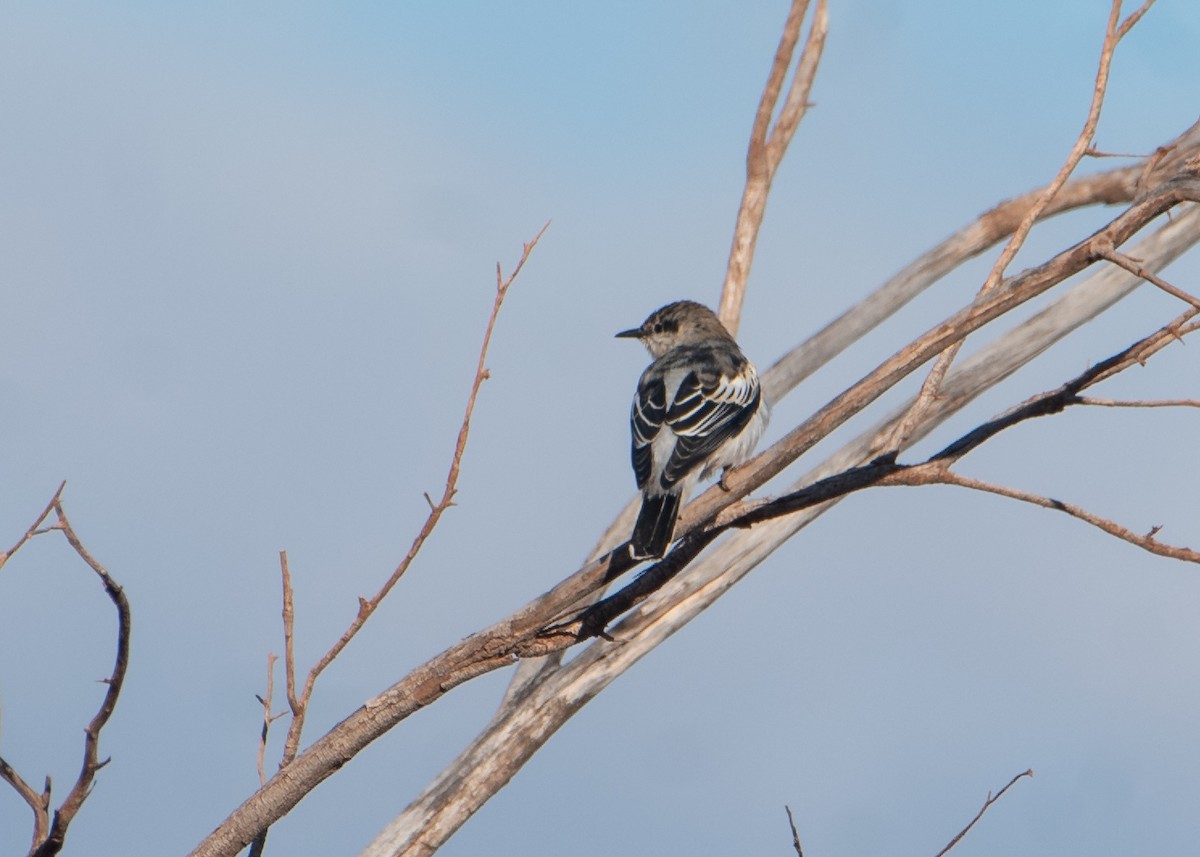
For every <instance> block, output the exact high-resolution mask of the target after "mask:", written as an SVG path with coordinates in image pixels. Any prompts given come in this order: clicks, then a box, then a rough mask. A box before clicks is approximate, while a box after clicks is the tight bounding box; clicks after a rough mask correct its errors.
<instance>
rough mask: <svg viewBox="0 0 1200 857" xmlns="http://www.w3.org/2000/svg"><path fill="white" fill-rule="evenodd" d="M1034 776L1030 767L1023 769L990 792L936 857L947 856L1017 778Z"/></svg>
mask: <svg viewBox="0 0 1200 857" xmlns="http://www.w3.org/2000/svg"><path fill="white" fill-rule="evenodd" d="M1032 776H1033V769H1032V768H1030V769H1029V770H1027V771H1022V772H1021V773H1019V774H1017V775H1016V776H1015V777H1013V778H1012V779H1011V780H1009V781H1008V784H1007V785H1006V786H1005V787H1004V788H1002V789H1000V791H998V792H996V794H995V795H992V793H991V792H988V796H987V800H985V801H984V802H983V806H982V807H980V809H979V812H977V813H976V814H975V817H974V818H972V819H971V821H970V822H969V823H968V824H967V826H966V827H964V828H963V829H962V830H960V831H959V832H958V835H957V836H955V837H954V838H953V839H951V840H950V844H948V845H947V846H946V847H945V848H943V849H942V850H941V851H939V852H938V853H937V854H936V855H934V857H945V854H946V852H947V851H949V850H950V849H951V848H953V847H954V846H955V845H957V844H958V843H959V841H960V840H961V839H962V838H963V837H964V836H966V835H967V833H969V832H970V830H971V828H972V827H974V826H975V822H977V821H979V819H981V818H983V814H984V813H985V812H987V811H988V809H989V808H990V807H991V805H992V804H994V803H995V802H996V801H998V800H1000V798H1002V797H1004V793H1005V792H1006V791H1008V790H1009V789H1010V788H1012V787H1013V783H1015V782H1016V781H1017V780H1019V779H1021V778H1022V777H1032Z"/></svg>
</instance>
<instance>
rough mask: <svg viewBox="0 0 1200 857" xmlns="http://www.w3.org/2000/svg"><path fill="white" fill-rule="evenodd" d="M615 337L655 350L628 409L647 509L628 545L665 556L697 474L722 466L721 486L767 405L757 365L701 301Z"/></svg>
mask: <svg viewBox="0 0 1200 857" xmlns="http://www.w3.org/2000/svg"><path fill="white" fill-rule="evenodd" d="M617 337H618V338H627V339H637V340H639V341H640V342H641V343H642V344H643V345H644V346H646V349H647V350H648V351H649V352H650V356H651V357H653V358H654V359H653V362H651V364H650V365H649V366H648V367H647V368H646V371H644V372H643V373H642V376H641V379H640V380H639V381H638V386H637V392H636V393H635V394H634V397H633V408H632V411H631V413H630V430H631V434H632V440H633V445H632V459H633V473H634V476H635V478H636V480H637V487H638V490H640V491H641V492H642V507H641V511H640V512H639V513H638V518H637V523H636V524H635V525H634V527H633V535H632V536H631V537H630V540H629V545H630V547H629V551H630V556H631V558H633V559H635V560H644V559H658V558H660V557H662V556H664V555H665V554H666V552H667V548H669V547H670V546H671V542H673V541H674V535H675V521H676V519H677V518H678V517H679V506H680V503H681V502H682V501H683V500H684V499H686V498H687V496H688V494H690V493H691V490H692V488H693V487H694V486H695V484H696V481H697V479H708V478H709V477H710V476H712V475H713V474H714V473H716V472H717V470H718V469H722V475H721V484H722V485H724V470H725V469H728V468H731V467H736V466H737V465H739V464H741V463H742V462H744V461H746V460H747V459H748V458H749V457H750V454H751V452H753V450H754V447H755V445H756V444H757V443H758V440H759V438H760V437H761V436H762V433H763V429H764V428H765V427H766V424H767V419H768V418H769V412H768V408H767V406H766V403H765V402H764V401H763V397H762V389H761V385H760V384H759V380H758V371H757V370H756V369H755V368H754V364H753V363H751V362H750V361H749V360H748V359H746V355H744V354H743V353H742V350H741V348H739V347H738V344H737V342H736V341H735V340H734V338H733V337H732V336H731V335H730V334H729V331H728V330H727V329H726V328H725V325H723V324H722V323H721V320H720V319H718V318H717V316H716V314H715V313H714V312H713V311H712V310H710V309H709V308H708V307H706V306H704V305H703V304H700V303H697V302H695V301H689V300H683V301H676V302H675V303H670V304H667V305H666V306H664V307H662V308H660V309H657V310H655V311H654V312H653V313H651V314H650V316H649V317H648V318H647V319H646V320H645V321H644V322H642V324H641V326H639V327H635V328H633V329H631V330H623V331H621V332H620V333H618V334H617Z"/></svg>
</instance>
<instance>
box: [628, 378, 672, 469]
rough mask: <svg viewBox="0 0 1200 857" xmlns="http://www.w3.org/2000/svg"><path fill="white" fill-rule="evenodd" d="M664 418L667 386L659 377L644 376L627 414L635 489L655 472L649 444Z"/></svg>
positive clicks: (652, 441)
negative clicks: (630, 432)
mask: <svg viewBox="0 0 1200 857" xmlns="http://www.w3.org/2000/svg"><path fill="white" fill-rule="evenodd" d="M647 374H649V373H647ZM666 416H667V387H666V384H665V383H664V381H663V379H662V376H661V375H658V376H653V377H646V376H643V377H642V381H641V383H640V384H638V389H637V392H636V393H635V394H634V396H633V412H632V413H631V414H630V415H629V421H630V424H631V428H632V435H633V450H632V452H633V474H634V476H635V477H636V478H637V487H638V490H641V489H642V488H644V487H645V485H646V483H647V482H648V481H649V480H650V474H651V471H652V470H653V469H654V462H653V461H652V460H651V444H653V443H654V438H656V437H658V430H659V429H660V428H662V424H663V420H664V419H665V418H666Z"/></svg>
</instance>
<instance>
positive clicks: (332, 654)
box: [280, 222, 550, 767]
mask: <svg viewBox="0 0 1200 857" xmlns="http://www.w3.org/2000/svg"><path fill="white" fill-rule="evenodd" d="M549 226H550V223H549V222H547V223H546V224H545V225H544V226H543V227H542V228H541V229H540V230H539V231H538V233H537V235H535V236H534V238H533V240H532V241H529V242H528V243H526V244H525V245H524V246H523V248H522V251H521V258H520V260H519V261H518V262H517V265H516V267H515V268H513V271H512V273H511V274H509V276H508V277H507V278H504V276H503V273H502V272H501V270H500V265H499V264H497V265H496V297H495V300H494V302H493V304H492V311H491V314H490V315H489V316H488V322H487V329H486V330H485V331H484V335H483V343H482V345H481V346H480V349H479V362H478V365H477V366H476V369H475V379H474V380H473V381H472V383H471V392H470V394H469V395H468V397H467V407H466V413H465V414H464V415H463V420H462V425H461V426H460V427H459V430H458V438H457V440H456V441H455V444H454V454H453V456H452V457H451V460H450V471H449V473H448V474H447V476H446V486H445V488H444V490H443V491H442V498H441V499H440V500H439V501H438V502H437V503H436V504H434V506H433V508H431V509H430V510H429V515H428V517H426V519H425V523H424V524H422V525H421V529H420V531H419V532H418V533H417V535H416V538H414V539H413V542H412V544H411V545H410V546H409V549H408V553H407V554H405V556H404V559H402V560H401V561H400V564H399V565H398V566H396V569H395V570H394V571H393V572H392V573H391V575H390V576H389V577H388V579H387V581H385V582H384V584H383V586H382V587H381V588H380V589H379V591H378V592H377V593H375V595H374V596H373V597H371V598H359V604H358V612H357V614H356V615H355V617H354V619H353V621H351V623H350V625H349V627H347V628H346V630H345V632H344V633H343V634H342V636H341V637H340V638H339V639H338V641H337V642H336V643H334V644H333V646H332V647H330V649H329V650H328V651H327V652H326V653H325V654H324V655H322V656H321V659H320V660H319V661H317V663H316V664H315V665H314V666H313V667H312V669H310V670H309V671H308V676H307V677H306V678H305V680H304V688H303V690H302V691H301V692H300V694H299V695H298V696H297V695H296V694H295V692H294V689H293V690H291V691H289V703H290V704H292V705H293V709H292V710H293V717H292V722H291V725H290V726H289V727H288V734H287V738H286V740H285V741H284V752H283V761H282V762H281V765H280V766H281V767H285V766H287V765H288V764H289V763H290V762H291V761H292V760H293V759H294V758H295V757H296V753H297V751H298V749H299V746H300V735H301V732H302V731H303V729H304V721H305V716H306V714H307V708H308V702H309V700H310V699H311V697H312V691H313V686H314V685H315V684H316V681H317V677H318V676H320V675H321V673H322V672H323V671H324V670H325V668H326V667H327V666H329V664H330V663H332V662H333V660H334V659H335V658H336V657H337V656H338V655H339V654H341V652H342V650H343V649H344V648H346V646H347V645H348V644H349V643H350V641H351V640H352V639H354V637H355V635H356V634H358V632H359V629H361V628H362V626H363V625H364V624H365V623H366V621H367V620H368V619H369V618H371V614H372V613H374V612H375V610H376V608H378V607H379V605H380V603H382V602H383V599H384V598H386V597H387V594H388V593H389V592H391V591H392V587H394V586H395V585H396V583H397V582H399V580H400V578H401V577H403V576H404V573H405V572H406V571H408V568H409V566H410V565H411V564H412V561H413V560H414V559H415V558H416V556H417V553H418V552H420V550H421V547H422V546H423V545H424V544H425V540H426V539H428V538H429V535H430V534H431V533H432V532H433V530H434V528H435V527H436V526H437V524H438V521H439V520H441V517H442V514H443V513H444V512H445V511H446V510H447V509H448V508H450V506H452V505H453V501H454V495H455V493H456V492H457V490H458V474H459V471H460V468H461V467H462V457H463V453H464V452H465V451H466V448H467V438H468V435H469V434H470V429H471V416H472V414H473V413H474V411H475V401H476V398H477V397H478V395H479V389H480V387H482V386H483V382H484V381H485V380H486V379H487V378H488V376H489V373H488V369H487V367H486V365H485V361H486V360H487V353H488V347H489V345H490V344H491V340H492V331H493V330H494V329H495V326H496V318H497V316H498V315H499V314H500V306H501V304H503V303H504V298H505V296H506V295H507V294H508V290H509V288H510V287H511V286H512V284H513V282H514V281H515V280H516V278H517V275H518V274H520V273H521V269H522V268H524V267H525V263H526V261H528V259H529V256H530V254H531V253H532V252H533V248H534V247H536V246H537V243H538V241H539V240H540V239H541V237H542V235H543V234H545V232H546V230H547V229H548V228H549ZM288 588H289V589H290V587H288ZM293 700H294V702H293Z"/></svg>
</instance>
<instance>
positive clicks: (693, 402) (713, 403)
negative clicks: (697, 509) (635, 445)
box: [647, 359, 762, 487]
mask: <svg viewBox="0 0 1200 857" xmlns="http://www.w3.org/2000/svg"><path fill="white" fill-rule="evenodd" d="M761 396H762V393H761V391H760V389H759V384H758V373H756V372H755V371H754V367H753V365H751V364H750V362H749V361H747V360H744V359H743V360H742V361H741V363H740V365H739V366H737V369H736V371H735V372H733V373H732V374H726V373H724V372H715V371H714V372H703V371H699V372H698V371H695V370H693V371H691V372H689V373H688V374H687V375H686V376H685V377H684V379H683V381H682V382H680V384H679V388H678V389H677V390H676V391H675V398H674V400H673V401H672V402H671V404H670V407H668V408H667V409H666V414H665V417H664V421H665V422H666V424H667V425H668V426H669V427H670V429H671V431H673V432H674V433H675V435H676V436H677V438H678V440H676V442H675V448H674V450H673V451H672V452H671V458H670V460H668V461H667V464H666V467H664V468H663V474H662V483H663V486H664V487H668V486H670V485H671V484H673V483H675V482H678V481H679V480H680V479H682V478H683V477H685V476H686V475H687V474H689V473H691V472H692V470H694V469H695V468H697V467H699V466H700V465H701V464H703V463H704V462H705V460H707V459H708V457H709V456H711V455H712V454H713V453H714V452H716V451H717V450H718V449H719V448H720V447H721V444H723V443H725V441H727V440H729V439H730V438H732V437H736V436H737V435H738V433H740V432H741V430H742V429H744V428H745V427H746V423H748V422H750V419H751V418H752V417H753V416H754V412H755V411H757V410H758V406H759V400H760V398H761ZM647 452H649V449H647Z"/></svg>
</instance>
